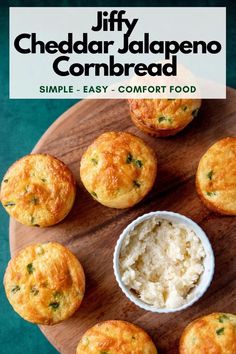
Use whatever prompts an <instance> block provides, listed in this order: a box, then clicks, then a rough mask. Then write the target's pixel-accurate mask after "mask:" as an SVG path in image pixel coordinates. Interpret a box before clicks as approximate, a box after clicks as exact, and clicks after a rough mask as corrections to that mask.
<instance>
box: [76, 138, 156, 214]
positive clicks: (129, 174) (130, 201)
mask: <svg viewBox="0 0 236 354" xmlns="http://www.w3.org/2000/svg"><path fill="white" fill-rule="evenodd" d="M156 171H157V162H156V157H155V154H154V152H153V150H152V149H151V148H150V147H149V146H148V145H146V144H145V142H144V141H143V140H141V139H140V138H138V137H137V136H135V135H132V134H129V133H126V132H108V133H104V134H102V135H100V136H99V137H98V138H97V139H96V140H95V141H94V142H93V143H92V144H91V145H90V146H89V147H88V149H87V151H85V153H84V154H83V156H82V159H81V165H80V176H81V180H82V182H83V184H84V186H85V188H86V189H87V191H88V192H89V193H90V194H91V195H92V196H93V198H94V199H96V200H97V201H98V202H100V203H101V204H103V205H106V206H108V207H111V208H118V209H121V208H128V207H131V206H133V205H134V204H136V203H138V202H139V201H140V200H141V199H143V197H144V196H145V195H146V194H147V193H148V192H149V191H150V189H151V188H152V186H153V183H154V181H155V177H156Z"/></svg>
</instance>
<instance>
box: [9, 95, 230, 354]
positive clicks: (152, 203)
mask: <svg viewBox="0 0 236 354" xmlns="http://www.w3.org/2000/svg"><path fill="white" fill-rule="evenodd" d="M235 119H236V90H233V89H228V90H227V100H209V101H208V100H205V101H203V106H202V108H201V110H200V114H199V116H198V117H197V118H196V119H195V120H194V121H193V122H192V123H191V124H190V125H189V126H188V127H187V128H186V129H185V130H184V131H183V132H181V133H179V134H178V135H176V136H175V137H172V138H165V139H156V138H152V137H149V136H147V135H145V134H143V133H141V132H140V131H139V130H138V129H137V128H136V127H135V126H133V124H132V123H131V120H130V118H129V111H128V106H127V102H126V101H124V100H86V101H82V102H79V103H77V104H76V105H75V106H73V107H72V108H71V109H69V110H68V111H67V112H66V113H64V114H63V115H62V116H61V117H60V118H59V119H58V120H57V121H56V122H55V123H54V124H53V125H52V126H51V127H50V128H49V129H48V130H47V132H46V133H45V134H44V135H43V136H42V138H41V139H40V141H39V142H38V144H37V145H36V147H35V148H34V150H33V152H48V153H50V154H52V155H55V156H56V157H58V158H59V159H61V160H62V161H64V162H65V163H66V164H67V165H68V166H69V167H70V168H71V170H72V171H73V173H74V175H75V176H76V179H77V182H78V191H77V198H76V202H75V205H74V207H73V209H72V211H71V213H70V214H69V216H68V217H67V218H66V219H65V220H64V221H63V222H61V223H60V224H58V225H56V226H53V227H50V228H45V229H40V228H33V227H27V226H23V225H21V224H19V223H17V222H16V221H14V220H11V221H10V246H11V254H12V255H14V254H15V253H16V252H17V251H18V250H20V249H21V248H22V247H24V246H26V245H28V244H31V243H35V242H45V241H58V242H61V243H62V244H64V245H65V246H66V247H68V248H69V249H70V250H71V251H72V252H74V253H75V254H76V256H77V257H78V258H79V259H80V261H81V263H82V264H83V266H84V270H85V274H86V294H85V298H84V301H83V303H82V305H81V308H80V309H79V310H78V311H77V313H76V314H75V315H74V316H73V317H72V318H71V319H69V320H67V321H65V322H63V323H61V324H58V325H55V326H51V327H50V326H41V330H42V331H43V333H44V334H45V335H46V337H47V338H48V340H49V341H50V342H51V343H52V344H53V345H54V346H55V347H56V348H57V349H58V350H59V352H61V353H63V354H74V353H75V350H76V345H77V343H78V341H79V339H80V338H81V336H82V334H83V333H84V332H85V331H86V330H87V329H88V328H89V327H91V326H93V325H94V324H95V323H96V322H98V321H103V320H107V319H122V320H127V321H131V322H134V323H136V324H137V325H139V326H141V327H143V328H144V329H145V330H146V331H147V332H148V333H149V334H150V335H151V336H152V338H153V340H154V342H155V343H156V345H157V347H158V349H159V353H166V354H176V353H178V341H179V337H180V335H181V332H182V330H183V329H184V327H185V326H186V325H187V323H188V322H190V321H191V320H193V319H194V318H196V317H198V316H201V315H203V314H207V313H210V312H213V311H225V312H236V286H235V279H236V276H235V275H236V262H235V248H236V242H235V228H236V218H235V217H228V216H217V215H215V214H214V213H211V212H209V211H208V210H207V209H206V208H205V207H204V206H203V205H202V203H201V202H200V200H199V198H198V196H197V194H196V190H195V185H194V179H195V172H196V168H197V165H198V161H199V159H200V157H201V156H202V154H203V153H204V152H205V151H206V149H207V148H208V147H209V146H210V145H211V144H212V143H214V142H215V141H217V140H218V139H220V138H222V137H225V136H232V135H234V136H236V121H235ZM111 130H125V131H129V132H132V133H134V134H136V135H139V136H140V137H142V138H143V139H144V140H145V141H147V142H148V143H149V144H150V145H151V146H152V147H153V148H154V149H155V150H156V152H157V156H158V176H157V180H156V183H155V186H154V188H153V190H152V191H151V193H150V194H149V195H148V196H147V197H146V199H145V200H143V201H142V202H141V203H139V204H138V205H137V206H135V207H133V208H131V209H127V210H115V209H110V208H106V207H104V206H102V205H100V204H99V203H97V202H96V201H94V200H93V199H92V198H91V196H90V195H89V194H88V193H87V192H86V190H85V189H84V188H83V186H82V185H81V182H80V177H79V165H80V158H81V155H82V153H83V151H84V150H85V149H86V148H87V146H88V145H89V144H90V143H91V142H92V141H93V140H94V138H96V137H97V136H98V135H99V134H101V133H103V132H105V131H111ZM153 210H172V211H175V212H179V213H182V214H184V215H186V216H188V217H190V218H191V219H193V220H194V221H196V222H197V223H198V224H200V226H201V227H202V228H203V229H204V230H205V231H206V233H207V235H208V237H209V239H210V241H211V243H212V246H213V249H214V253H215V257H216V269H215V276H214V279H213V282H212V284H211V287H210V288H209V290H208V291H207V293H206V294H205V296H203V298H202V299H201V300H200V301H198V302H197V303H196V304H194V305H193V306H192V307H191V308H189V309H186V310H184V311H182V312H178V313H174V314H153V313H150V312H145V311H144V310H141V309H139V308H138V307H136V306H135V305H134V304H132V303H131V302H130V301H129V300H128V299H127V298H126V297H125V295H124V294H123V293H122V292H121V290H120V289H119V287H118V285H117V283H116V281H115V278H114V274H113V266H112V258H113V251H114V246H115V244H116V241H117V238H118V237H119V235H120V233H121V231H122V230H123V229H124V228H125V227H126V225H127V224H128V223H130V222H131V221H132V220H133V219H135V218H136V217H137V216H139V215H142V214H144V213H147V212H150V211H153Z"/></svg>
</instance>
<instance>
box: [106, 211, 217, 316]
mask: <svg viewBox="0 0 236 354" xmlns="http://www.w3.org/2000/svg"><path fill="white" fill-rule="evenodd" d="M154 216H157V217H160V218H161V219H165V220H168V221H170V222H177V223H181V224H185V225H186V226H187V227H189V228H190V229H192V230H193V231H194V232H195V234H196V235H197V236H198V237H199V239H200V240H201V242H202V245H203V247H204V250H205V253H206V257H205V258H204V263H203V264H204V272H203V273H202V275H201V277H200V279H199V282H198V284H197V285H196V286H195V288H194V289H193V290H192V292H191V294H193V297H192V299H191V300H189V301H188V302H187V303H186V304H184V305H182V306H181V307H177V308H156V307H154V306H151V305H148V304H146V303H145V302H143V301H141V300H140V299H139V298H138V297H137V296H135V295H134V294H133V293H132V292H131V291H130V290H129V289H128V288H127V287H126V286H125V285H124V283H123V282H122V280H121V275H120V270H119V255H120V249H121V245H122V242H123V240H124V239H125V237H126V236H127V234H128V233H129V232H130V231H132V230H133V229H134V227H135V226H136V225H138V224H139V223H141V222H142V221H144V220H147V219H149V218H152V217H154ZM113 268H114V273H115V278H116V280H117V282H118V284H119V286H120V288H121V290H122V291H123V293H124V294H125V295H126V296H127V297H128V299H129V300H130V301H132V302H133V303H135V304H136V305H137V306H139V307H141V308H142V309H144V310H146V311H151V312H158V313H168V312H176V311H180V310H184V309H186V308H187V307H189V306H191V305H192V304H193V303H195V302H196V301H198V300H199V299H200V297H202V295H203V294H204V293H205V292H206V290H207V289H208V287H209V285H210V283H211V281H212V278H213V274H214V269H215V260H214V254H213V251H212V247H211V244H210V242H209V240H208V238H207V236H206V234H205V232H204V231H203V230H202V229H201V228H200V226H198V225H197V224H196V223H195V222H194V221H192V220H191V219H189V218H187V217H186V216H184V215H181V214H177V213H173V212H170V211H154V212H151V213H148V214H144V215H142V216H140V217H138V218H137V219H135V220H134V221H132V222H131V223H130V224H129V225H128V226H127V227H126V228H125V229H124V231H123V232H122V234H121V235H120V237H119V239H118V241H117V244H116V247H115V251H114V256H113Z"/></svg>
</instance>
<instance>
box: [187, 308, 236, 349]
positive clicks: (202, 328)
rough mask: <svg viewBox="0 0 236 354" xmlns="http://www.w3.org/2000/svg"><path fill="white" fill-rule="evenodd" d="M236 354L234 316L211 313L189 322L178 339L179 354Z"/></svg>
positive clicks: (235, 322) (235, 320)
mask: <svg viewBox="0 0 236 354" xmlns="http://www.w3.org/2000/svg"><path fill="white" fill-rule="evenodd" d="M205 353H206V354H236V316H235V315H231V314H229V313H212V314H210V315H208V316H204V317H201V318H198V319H196V320H195V321H193V322H191V323H190V324H189V325H188V326H187V327H186V328H185V330H184V332H183V334H182V336H181V339H180V354H205Z"/></svg>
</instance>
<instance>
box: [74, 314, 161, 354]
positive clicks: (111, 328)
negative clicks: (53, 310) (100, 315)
mask: <svg viewBox="0 0 236 354" xmlns="http://www.w3.org/2000/svg"><path fill="white" fill-rule="evenodd" d="M76 353H77V354H88V353H89V354H144V353H145V354H157V350H156V347H155V345H154V343H153V342H152V340H151V338H150V337H149V335H148V334H147V333H146V332H144V330H143V329H141V328H139V327H137V326H135V325H133V324H132V323H129V322H125V321H117V320H116V321H105V322H101V323H98V324H96V325H95V326H94V327H92V328H90V329H89V330H88V331H87V332H86V333H85V334H84V335H83V337H82V338H81V340H80V342H79V344H78V347H77V351H76Z"/></svg>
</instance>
